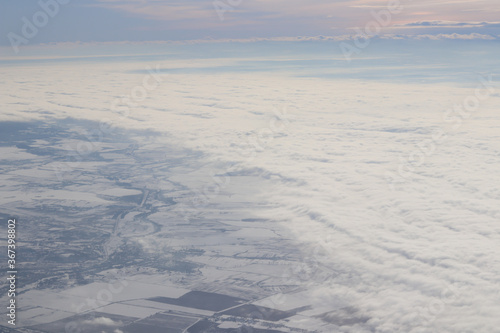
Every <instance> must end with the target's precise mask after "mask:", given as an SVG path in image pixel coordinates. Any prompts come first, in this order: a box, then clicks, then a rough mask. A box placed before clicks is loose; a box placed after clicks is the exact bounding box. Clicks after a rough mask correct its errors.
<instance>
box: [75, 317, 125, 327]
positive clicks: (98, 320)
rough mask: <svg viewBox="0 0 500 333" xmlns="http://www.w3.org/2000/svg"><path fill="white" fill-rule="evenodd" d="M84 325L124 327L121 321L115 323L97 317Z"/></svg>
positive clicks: (109, 319) (86, 321)
mask: <svg viewBox="0 0 500 333" xmlns="http://www.w3.org/2000/svg"><path fill="white" fill-rule="evenodd" d="M84 324H87V325H98V326H110V327H112V326H120V325H122V322H121V321H114V320H113V319H111V318H107V317H97V318H94V319H89V320H85V321H84Z"/></svg>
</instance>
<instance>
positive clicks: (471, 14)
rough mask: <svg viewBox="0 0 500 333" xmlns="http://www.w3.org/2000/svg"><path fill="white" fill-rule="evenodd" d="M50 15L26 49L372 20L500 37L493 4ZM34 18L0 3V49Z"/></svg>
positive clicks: (85, 3) (25, 9)
mask: <svg viewBox="0 0 500 333" xmlns="http://www.w3.org/2000/svg"><path fill="white" fill-rule="evenodd" d="M54 1H56V0H41V2H42V3H51V2H52V3H53V2H54ZM58 1H60V2H61V3H64V2H66V1H68V0H58ZM391 3H392V4H393V5H394V7H389V6H390V4H391ZM58 7H59V8H58V9H57V13H56V14H54V15H53V17H49V19H48V22H47V24H44V25H43V26H42V27H41V28H40V29H39V31H38V33H37V34H36V36H34V37H32V38H29V43H30V45H34V44H38V43H49V42H77V41H81V42H93V41H97V42H113V41H165V40H196V39H224V38H233V39H234V38H253V37H258V38H276V37H295V36H319V35H323V36H342V35H354V34H356V33H357V31H358V32H359V30H355V29H354V28H356V27H357V28H359V29H360V30H361V31H364V28H365V27H366V26H369V25H370V24H372V23H375V24H377V19H376V16H379V17H380V18H379V21H378V22H382V29H381V30H380V31H378V33H379V34H385V35H394V34H396V35H397V34H403V35H439V34H446V35H449V36H452V35H471V34H472V35H471V36H473V37H472V38H485V37H484V36H489V37H490V38H495V39H498V36H499V35H500V23H499V22H500V5H499V4H498V0H479V1H478V0H474V1H471V0H447V1H434V0H420V1H417V0H412V1H410V0H401V1H398V0H392V1H379V0H333V1H332V0H330V1H326V0H309V1H297V0H288V1H285V0H274V1H272V0H215V1H214V0H203V1H202V0H187V1H182V2H180V1H179V2H178V1H167V0H150V1H146V0H78V1H77V0H72V1H68V3H67V4H59V3H58ZM390 8H397V10H394V11H391V12H389V10H390ZM41 10H42V8H41V5H40V1H34V0H25V1H3V2H2V4H1V11H0V22H1V27H0V28H1V29H0V31H1V39H0V44H1V45H9V44H10V41H9V37H8V36H9V33H14V34H16V35H18V36H21V37H22V36H23V33H22V28H23V25H24V24H25V21H23V18H26V19H27V20H28V21H29V22H31V23H33V20H34V18H33V16H34V15H36V14H37V13H38V12H40V11H41ZM382 13H385V14H387V13H389V16H387V15H385V16H384V15H383V14H382ZM377 14H378V15H377ZM41 19H43V17H42V18H41Z"/></svg>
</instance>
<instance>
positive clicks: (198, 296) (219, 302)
mask: <svg viewBox="0 0 500 333" xmlns="http://www.w3.org/2000/svg"><path fill="white" fill-rule="evenodd" d="M149 300H150V301H154V302H160V303H167V304H172V305H178V306H184V307H188V308H194V309H200V310H208V311H222V310H224V309H227V308H231V307H233V306H237V305H239V304H241V303H242V302H244V301H245V300H244V299H241V298H236V297H231V296H227V295H221V294H215V293H207V292H204V291H190V292H188V293H187V294H185V295H182V296H181V297H179V298H170V297H153V298H150V299H149Z"/></svg>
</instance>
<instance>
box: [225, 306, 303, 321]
mask: <svg viewBox="0 0 500 333" xmlns="http://www.w3.org/2000/svg"><path fill="white" fill-rule="evenodd" d="M222 314H224V315H228V316H236V317H243V318H252V319H261V320H269V321H278V320H281V319H285V318H288V317H291V316H293V315H294V314H295V312H292V311H286V312H285V311H280V310H276V309H271V308H266V307H263V306H256V305H252V304H245V305H242V306H238V307H237V308H234V309H230V310H227V311H224V312H222Z"/></svg>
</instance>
